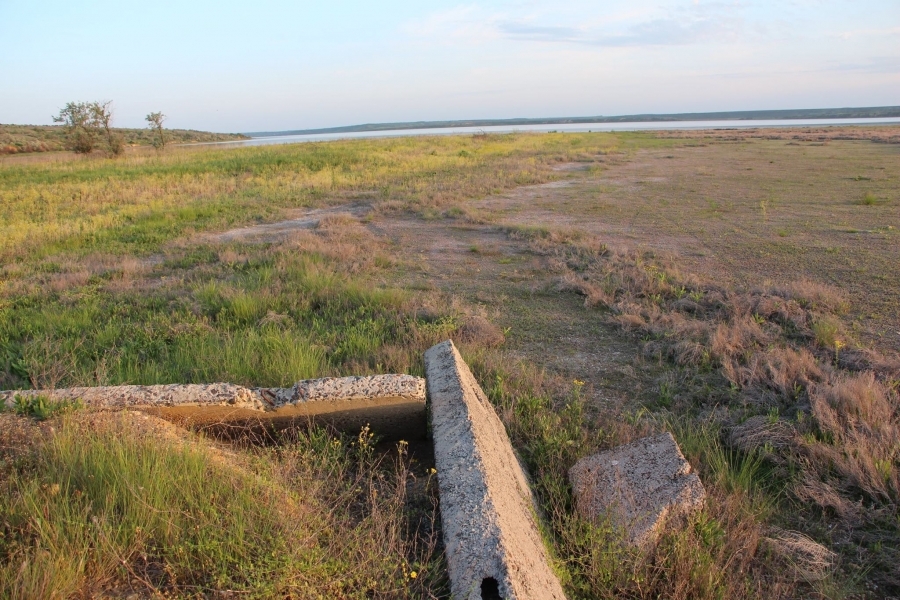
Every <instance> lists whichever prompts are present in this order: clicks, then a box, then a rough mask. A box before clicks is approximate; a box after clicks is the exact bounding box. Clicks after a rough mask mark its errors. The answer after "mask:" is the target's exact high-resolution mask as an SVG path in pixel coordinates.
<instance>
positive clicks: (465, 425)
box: [425, 340, 565, 600]
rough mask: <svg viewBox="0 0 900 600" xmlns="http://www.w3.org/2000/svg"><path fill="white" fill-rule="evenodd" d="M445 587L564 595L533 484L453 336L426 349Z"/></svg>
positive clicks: (547, 597)
mask: <svg viewBox="0 0 900 600" xmlns="http://www.w3.org/2000/svg"><path fill="white" fill-rule="evenodd" d="M425 373H426V381H427V386H428V402H429V408H430V411H431V427H432V436H433V438H434V457H435V463H436V466H437V471H438V473H437V477H438V488H439V491H440V499H441V500H440V503H441V504H440V506H441V523H442V527H443V532H444V545H445V548H446V555H447V565H448V568H449V574H450V589H451V593H452V596H453V598H455V599H457V600H482V599H486V598H503V599H505V600H529V599H533V600H561V599H563V598H564V597H565V596H564V595H563V590H562V586H561V585H560V583H559V580H558V579H557V578H556V575H555V574H554V573H553V570H552V569H551V567H550V564H549V557H548V554H547V551H546V548H545V547H544V544H543V541H542V539H541V535H540V532H539V530H538V526H537V522H536V520H535V510H534V504H533V499H532V496H531V490H530V488H529V487H528V481H527V479H526V477H525V473H524V472H523V470H522V467H521V465H520V464H519V461H518V459H517V458H516V455H515V453H514V452H513V449H512V446H511V445H510V442H509V437H508V436H507V435H506V430H505V429H504V427H503V423H502V422H501V421H500V419H499V417H498V416H497V413H496V412H495V411H494V407H493V406H491V403H490V401H488V399H487V397H486V396H485V395H484V392H483V391H482V390H481V388H480V387H479V386H478V383H477V382H476V381H475V378H474V377H473V376H472V373H471V371H469V367H468V366H467V365H466V363H465V362H463V360H462V357H461V356H460V355H459V352H458V351H457V350H456V347H454V345H453V342H451V341H449V340H448V341H446V342H443V343H440V344H438V345H436V346H433V347H432V348H430V349H429V350H428V351H427V352H425Z"/></svg>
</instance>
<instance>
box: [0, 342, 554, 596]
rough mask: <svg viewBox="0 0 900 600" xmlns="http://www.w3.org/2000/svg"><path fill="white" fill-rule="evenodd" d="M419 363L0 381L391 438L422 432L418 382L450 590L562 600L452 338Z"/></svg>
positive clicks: (251, 422) (527, 494)
mask: <svg viewBox="0 0 900 600" xmlns="http://www.w3.org/2000/svg"><path fill="white" fill-rule="evenodd" d="M425 371H426V379H422V378H419V377H413V376H410V375H374V376H370V377H339V378H325V379H311V380H306V381H300V382H297V384H295V385H294V386H293V387H290V388H247V387H242V386H239V385H234V384H230V383H214V384H184V385H181V384H171V385H149V386H139V385H122V386H107V387H77V388H65V389H54V390H15V391H0V403H3V404H5V405H6V406H7V407H8V408H13V407H14V406H15V404H16V402H17V397H19V398H22V399H26V400H27V399H29V398H34V397H38V396H40V397H45V398H48V399H49V400H51V401H60V400H69V401H74V400H78V401H80V402H81V403H82V404H83V405H84V406H85V407H86V408H88V409H99V410H126V409H129V410H140V411H143V412H146V413H149V414H153V415H156V416H159V417H162V418H165V419H167V420H170V421H174V422H176V423H178V424H181V425H184V426H187V427H191V428H197V429H207V428H210V429H215V428H218V427H234V428H241V427H248V426H249V427H253V426H259V425H263V426H271V427H275V428H279V427H287V426H290V425H297V424H301V425H302V424H307V423H308V424H314V425H318V426H325V427H328V428H330V429H332V430H335V431H338V432H343V433H348V434H351V435H356V434H358V433H359V431H360V429H361V428H362V427H364V426H367V425H368V426H369V427H370V428H371V429H372V431H373V432H376V433H377V434H378V435H379V436H381V437H382V438H384V439H394V440H398V439H416V438H422V437H425V436H426V435H427V423H426V387H427V398H428V407H429V410H430V414H431V434H432V437H433V443H434V456H435V465H436V467H437V478H438V489H439V494H440V510H441V524H442V529H443V536H444V545H445V548H446V556H447V564H448V571H449V577H450V585H451V593H452V597H453V598H454V600H494V599H502V600H564V599H565V596H564V594H563V590H562V586H561V585H560V583H559V580H558V579H557V577H556V575H555V574H554V573H553V570H552V569H551V567H550V561H549V556H548V554H547V550H546V548H545V547H544V544H543V541H542V539H541V535H540V531H539V529H538V525H537V520H536V514H537V509H536V506H535V503H534V499H533V497H532V494H531V489H530V487H529V483H528V480H527V478H526V476H525V471H524V470H523V468H522V466H521V464H520V463H519V460H518V458H517V456H516V454H515V452H514V451H513V448H512V445H511V444H510V441H509V437H508V436H507V434H506V429H505V428H504V426H503V423H502V422H501V421H500V418H499V417H498V416H497V413H496V412H495V411H494V408H493V406H492V405H491V403H490V401H489V400H488V399H487V397H486V396H485V394H484V392H483V391H482V389H481V388H480V387H479V385H478V383H477V382H476V381H475V378H474V377H473V376H472V373H471V371H470V370H469V367H468V366H467V365H466V363H465V362H464V361H463V359H462V357H461V356H460V354H459V352H458V351H457V349H456V347H455V346H454V345H453V342H452V341H450V340H447V341H445V342H442V343H440V344H438V345H436V346H433V347H432V348H430V349H429V350H428V351H426V352H425ZM426 381H427V383H426Z"/></svg>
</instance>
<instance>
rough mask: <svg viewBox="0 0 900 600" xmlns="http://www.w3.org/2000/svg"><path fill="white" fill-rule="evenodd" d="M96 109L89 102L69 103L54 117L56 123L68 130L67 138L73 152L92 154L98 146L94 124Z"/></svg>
mask: <svg viewBox="0 0 900 600" xmlns="http://www.w3.org/2000/svg"><path fill="white" fill-rule="evenodd" d="M94 116H95V113H94V108H93V106H92V104H91V103H89V102H69V103H68V104H66V106H65V107H64V108H62V109H60V111H59V115H57V116H55V117H53V121H54V122H55V123H62V124H63V126H64V127H65V128H66V137H67V138H68V145H69V148H70V149H71V150H74V151H75V152H78V153H79V154H90V153H91V151H92V150H93V149H94V147H95V146H96V145H97V129H96V126H95V123H94Z"/></svg>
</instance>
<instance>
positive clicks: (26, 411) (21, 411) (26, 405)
mask: <svg viewBox="0 0 900 600" xmlns="http://www.w3.org/2000/svg"><path fill="white" fill-rule="evenodd" d="M4 407H5V405H0V408H4ZM82 407H83V404H82V402H81V401H80V400H52V399H50V398H48V397H47V396H42V395H39V394H34V395H28V396H23V395H20V394H16V395H15V397H14V399H13V404H12V408H11V410H12V411H13V412H14V413H15V414H17V415H22V416H25V417H33V418H35V419H37V420H39V421H45V420H47V419H49V418H50V417H54V416H57V415H61V414H65V413H68V412H72V411H74V410H78V409H80V408H82Z"/></svg>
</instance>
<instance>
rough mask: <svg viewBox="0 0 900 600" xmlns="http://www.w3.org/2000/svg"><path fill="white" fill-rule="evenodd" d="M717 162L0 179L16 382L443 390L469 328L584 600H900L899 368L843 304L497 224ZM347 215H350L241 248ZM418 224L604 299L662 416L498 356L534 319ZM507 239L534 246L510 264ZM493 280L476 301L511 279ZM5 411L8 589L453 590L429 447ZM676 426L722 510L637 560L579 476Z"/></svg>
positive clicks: (429, 162) (13, 175)
mask: <svg viewBox="0 0 900 600" xmlns="http://www.w3.org/2000/svg"><path fill="white" fill-rule="evenodd" d="M667 135H668V134H667ZM696 143H697V142H696V140H694V139H687V140H681V141H679V140H673V139H668V138H666V139H659V138H657V137H655V136H654V135H651V134H617V135H612V134H548V135H503V136H473V137H461V136H458V137H435V138H407V139H385V140H356V141H344V142H333V143H327V144H302V145H292V146H281V147H260V148H244V149H232V150H216V149H176V150H174V151H170V152H167V153H161V154H156V153H148V154H147V155H137V154H131V155H128V154H126V155H125V156H124V157H120V158H116V159H114V160H107V159H100V158H97V159H94V158H88V159H87V160H78V161H69V162H55V163H49V162H46V163H35V164H28V165H22V164H15V163H9V164H4V163H3V162H0V214H2V215H3V219H2V221H0V222H2V226H0V256H2V258H3V261H2V262H3V268H2V283H0V387H2V388H18V387H34V388H46V387H57V386H71V385H102V384H118V383H137V384H153V383H170V382H210V381H222V380H224V381H231V382H234V383H239V384H245V385H260V386H281V385H289V384H291V383H293V382H294V381H295V380H297V379H301V378H308V377H318V376H327V375H351V374H352V375H361V374H369V373H377V372H406V373H412V374H421V373H422V364H421V353H422V351H423V350H424V349H426V348H427V347H429V346H430V345H432V344H433V343H435V342H437V341H440V340H442V339H445V338H446V337H448V336H452V337H453V338H454V339H456V340H457V341H458V342H459V343H460V346H461V348H462V351H463V354H464V357H465V358H466V359H467V361H469V363H470V364H471V366H472V368H473V371H474V372H475V374H476V377H477V379H478V380H479V381H480V382H481V384H482V386H483V387H484V389H485V391H486V392H487V394H488V396H489V397H490V398H491V400H492V402H494V404H495V406H496V407H497V409H498V412H499V414H500V415H501V417H502V418H503V420H504V422H505V423H506V425H507V428H508V431H509V432H510V435H511V437H512V439H513V441H514V444H515V445H516V447H517V448H518V449H519V450H520V452H521V453H522V456H523V458H524V460H525V462H526V464H527V465H528V467H529V471H530V473H531V475H532V478H533V481H534V486H535V490H536V492H537V495H538V498H539V500H540V504H541V508H542V512H543V515H544V517H545V525H546V529H545V535H546V539H547V541H548V544H549V546H550V548H551V550H552V553H553V556H554V560H555V562H556V567H557V571H558V572H559V574H560V577H561V579H562V581H563V583H564V585H565V587H566V590H567V593H568V594H569V595H570V596H571V597H573V598H621V597H629V598H658V597H668V598H710V599H712V598H731V597H747V598H751V597H767V598H772V597H798V596H805V597H835V598H839V597H850V596H854V595H855V596H860V597H863V596H871V597H879V596H884V595H891V594H894V595H896V591H897V590H898V589H900V582H898V581H897V579H896V569H895V568H894V565H896V563H897V562H898V560H900V557H898V556H897V554H896V550H895V549H894V547H895V546H896V545H897V544H896V540H897V539H898V538H900V531H898V525H897V524H898V520H897V519H898V517H897V505H898V501H900V485H898V464H900V456H898V452H900V447H898V446H897V442H896V440H897V435H898V428H900V412H898V402H900V401H898V381H900V366H898V364H897V362H896V361H895V360H894V359H892V358H890V355H889V354H881V353H879V352H878V351H877V350H876V349H875V348H874V347H872V346H871V345H867V344H866V343H865V341H864V340H863V339H861V337H860V336H859V335H857V332H856V330H855V329H854V328H853V327H852V323H851V322H850V321H849V319H848V315H850V314H852V313H853V311H854V310H855V309H856V307H855V306H853V303H852V302H851V300H849V299H848V295H847V293H846V292H845V291H844V290H843V289H840V288H838V287H836V286H833V285H826V284H823V283H822V282H819V281H813V280H798V281H796V282H794V284H792V285H787V284H779V283H769V284H768V285H759V286H752V285H751V286H745V287H746V288H747V289H744V288H743V287H741V286H737V285H733V284H731V283H729V282H723V281H716V280H714V279H713V278H711V277H709V276H707V275H704V274H702V273H701V274H692V273H690V272H687V269H686V268H685V267H684V265H683V264H681V263H680V262H679V261H678V259H677V257H676V258H670V257H668V256H667V255H664V254H662V253H659V252H655V251H648V250H646V249H634V248H630V249H614V248H612V247H611V246H610V245H608V244H607V240H604V239H603V238H602V237H599V236H596V235H594V234H591V233H587V232H585V231H584V230H583V229H580V228H579V229H575V228H566V227H561V226H557V225H552V226H535V225H534V224H531V225H529V226H524V225H521V224H520V225H516V224H511V225H508V226H503V227H500V226H499V225H497V223H498V222H499V221H501V220H502V218H503V216H506V215H504V214H500V216H498V213H500V211H498V210H490V209H487V208H484V207H482V206H476V205H475V204H476V203H475V202H474V200H473V199H479V198H485V197H488V196H492V195H496V194H500V195H502V194H505V193H507V192H510V191H511V190H514V189H516V188H519V187H521V186H524V185H531V184H543V183H548V182H553V181H554V180H557V179H564V178H566V177H569V175H568V174H567V173H568V172H567V171H561V170H555V168H556V167H558V166H559V165H560V164H572V163H577V165H579V166H583V167H585V168H587V169H589V170H588V171H579V172H578V173H581V175H580V176H584V173H587V174H588V175H589V176H591V177H595V176H599V174H600V173H601V172H602V169H604V168H607V167H608V166H609V165H610V164H612V163H613V162H615V163H617V164H627V163H628V161H629V160H632V159H633V157H634V156H635V155H636V154H639V153H640V152H644V151H645V149H655V150H660V149H661V150H662V151H663V152H671V153H678V152H689V151H694V150H695V148H694V146H695V145H696ZM704 143H713V142H711V141H709V140H707V141H706V142H704ZM729 143H730V142H729ZM782 143H783V142H782ZM673 156H674V154H673ZM709 168H710V169H712V167H709ZM554 185H556V184H554ZM594 185H596V184H594ZM854 185H857V184H856V183H855V182H854ZM878 189H880V188H878ZM873 193H876V192H873ZM877 193H878V194H879V197H881V196H882V195H883V194H882V192H880V191H879V192H877ZM755 201H756V200H755V199H754V202H755ZM841 201H842V203H843V204H844V205H848V204H849V205H851V206H853V207H854V209H855V210H860V211H867V210H868V211H871V210H881V209H882V207H881V206H871V205H870V206H859V205H857V204H856V203H850V202H848V200H847V198H846V197H844V198H843V199H842V200H841ZM540 202H541V199H539V198H538V199H535V200H534V204H535V205H538V204H539V203H540ZM334 205H343V206H345V207H349V208H348V209H347V210H348V211H350V209H353V211H355V212H353V211H350V212H345V213H344V214H337V213H329V214H331V216H327V217H324V218H322V219H320V220H319V222H318V224H317V225H316V226H315V227H311V228H300V227H298V228H296V229H295V230H293V231H289V232H287V233H284V234H279V235H274V234H271V233H264V234H262V235H260V236H259V237H241V236H231V237H228V236H222V235H220V234H221V232H223V231H225V230H229V229H234V228H238V227H248V226H253V225H259V224H263V223H266V222H273V221H280V220H283V219H290V218H296V216H297V215H298V214H299V213H300V212H302V211H308V210H310V209H323V208H327V207H331V206H334ZM660 206H662V205H660ZM704 206H706V203H705V200H704ZM754 206H756V204H755V203H754ZM767 207H768V208H767V210H769V211H771V210H772V208H771V205H767ZM357 209H358V210H357ZM600 209H603V210H605V208H604V207H602V206H601V207H600ZM600 209H597V210H600ZM577 210H578V211H579V214H580V215H581V216H582V217H583V215H584V214H591V213H589V212H587V211H584V210H582V209H581V208H577ZM660 210H663V208H660ZM704 210H712V211H713V212H715V211H716V210H719V209H712V208H709V207H706V208H704ZM351 214H352V215H356V216H351ZM610 214H613V213H610ZM638 217H639V215H632V216H630V217H629V219H630V221H631V223H632V225H633V224H634V222H635V221H636V220H637V219H638ZM709 218H710V219H713V218H715V216H714V215H713V216H710V217H709ZM760 218H762V217H760ZM400 219H405V220H411V221H415V222H416V223H420V224H423V227H429V228H433V229H428V230H427V231H432V230H437V229H438V228H451V229H454V230H460V231H462V230H477V231H482V232H488V233H490V234H491V235H493V236H494V237H492V238H486V239H488V241H484V240H479V241H478V242H477V243H465V244H462V245H461V246H460V248H461V250H460V253H462V254H464V255H465V260H470V261H479V262H476V263H473V264H475V265H479V266H485V265H487V264H488V262H491V263H498V262H499V263H500V264H501V265H502V266H503V267H504V268H506V267H509V268H510V269H512V268H513V267H516V268H518V266H521V265H522V264H524V261H525V260H526V258H523V257H527V260H532V259H533V260H534V261H536V262H535V265H536V266H535V272H536V273H537V275H534V277H538V276H540V277H541V279H529V278H528V277H529V276H527V275H523V274H522V273H519V272H517V274H516V276H517V277H518V279H516V278H509V279H508V280H504V286H505V287H503V290H504V292H503V293H504V294H506V293H507V292H508V293H509V294H510V295H515V301H517V302H523V303H526V305H527V306H529V307H533V306H539V305H538V304H537V302H538V301H543V300H542V299H546V300H547V301H548V302H551V303H555V304H557V305H558V304H561V303H564V302H569V303H570V304H571V305H572V306H573V309H572V310H575V311H576V312H579V311H578V307H577V306H575V304H574V303H575V300H573V299H572V298H573V296H572V295H573V294H577V296H578V297H579V298H583V304H584V308H582V309H581V310H580V312H579V315H581V314H582V313H584V314H588V315H592V316H596V318H597V319H599V320H603V321H606V322H607V323H608V327H610V328H615V329H616V330H617V331H618V332H619V333H618V335H619V336H620V337H623V338H627V339H631V340H634V345H635V346H638V347H639V354H638V355H637V356H635V357H634V366H635V369H636V370H637V371H639V372H640V373H639V374H638V377H640V378H642V379H641V381H644V382H646V384H647V385H649V386H652V390H651V392H649V393H645V392H641V393H640V395H639V396H638V397H635V398H633V399H632V401H630V402H624V403H621V404H614V403H611V404H609V405H604V406H602V407H601V406H598V405H594V404H593V401H592V398H593V397H592V396H590V395H589V391H590V390H589V389H588V388H590V384H587V385H586V384H585V382H584V381H581V380H579V379H577V378H574V379H573V377H571V376H570V375H569V374H567V373H564V372H560V371H559V370H553V369H550V368H547V365H546V363H542V362H541V358H540V357H538V358H536V359H535V360H531V361H523V360H521V354H518V355H517V354H515V353H514V352H511V351H508V350H504V339H510V340H511V341H510V342H508V343H507V344H506V345H510V346H511V345H513V344H515V343H516V342H515V337H514V336H515V334H516V327H518V322H517V321H515V320H511V321H510V323H509V325H511V328H506V329H503V328H500V327H498V326H497V325H495V324H494V323H492V322H491V319H486V318H485V316H486V315H488V312H487V311H486V310H485V309H484V308H483V307H479V306H477V304H478V302H475V301H473V300H472V298H471V297H469V296H466V297H462V292H456V291H454V290H455V289H457V288H450V287H446V288H442V287H439V286H437V285H436V284H435V283H433V282H431V281H430V280H428V277H429V275H428V271H427V270H425V267H423V266H422V261H423V259H422V257H421V256H420V255H418V253H416V252H413V250H412V249H411V248H407V247H404V246H402V245H398V244H397V243H396V242H395V241H394V239H395V238H394V237H393V234H392V232H391V230H390V229H389V225H390V223H391V222H392V221H393V220H400ZM610 220H611V221H612V220H613V219H612V217H611V218H610ZM772 226H773V227H774V226H775V225H774V224H773V225H772ZM779 227H780V225H779ZM261 231H265V230H261ZM423 231H425V230H424V229H423ZM884 235H890V234H889V233H884ZM500 238H503V239H504V240H506V241H508V242H509V243H510V244H514V245H515V246H516V248H517V252H518V253H519V254H516V255H515V256H512V257H510V256H506V255H501V254H500V253H499V252H497V251H496V250H495V249H494V246H493V245H492V244H494V243H496V242H494V241H490V240H495V239H500ZM448 252H449V250H448ZM476 268H480V267H472V268H471V269H469V271H468V272H469V273H470V280H471V282H472V284H473V286H474V290H475V291H474V293H473V294H472V296H477V294H478V293H480V292H485V293H486V292H488V291H491V290H485V289H479V288H478V286H483V285H494V284H496V286H497V287H499V286H500V280H493V281H492V280H491V279H490V278H489V277H487V276H486V277H485V278H484V279H479V277H480V276H479V275H477V273H478V271H476ZM423 278H424V280H425V281H426V283H424V284H421V283H419V282H420V281H422V280H423ZM493 298H494V297H493V296H491V299H490V300H489V301H487V302H490V303H497V304H499V303H502V302H504V300H502V299H501V300H494V299H493ZM506 302H511V301H509V300H506ZM529 302H530V303H532V304H527V303H529ZM579 302H581V301H580V300H579ZM435 307H438V308H435ZM534 310H537V311H539V310H541V309H534ZM542 314H544V313H540V314H539V315H538V316H541V315H542ZM848 323H849V324H848ZM504 324H505V323H504ZM545 326H546V327H547V328H548V329H547V331H548V332H549V333H548V335H551V336H555V337H559V336H560V335H561V334H560V333H559V331H562V329H560V330H559V331H557V330H556V329H554V328H555V327H558V326H559V327H560V328H561V327H562V326H561V325H558V324H557V323H552V322H551V323H546V324H545ZM555 343H557V342H549V343H548V344H550V345H548V346H547V347H548V348H557V347H558V346H554V345H552V344H555ZM559 343H563V342H559ZM547 351H549V350H545V352H547ZM10 412H11V413H12V414H3V415H0V420H2V421H0V514H2V519H0V521H2V524H3V529H2V530H0V534H2V536H0V556H3V560H2V561H0V564H2V565H4V566H3V567H0V589H2V590H3V592H2V593H0V595H3V596H10V597H22V598H25V597H36V596H37V597H72V596H79V595H80V596H90V595H100V594H107V595H127V594H129V593H132V592H134V591H137V592H139V593H155V594H160V595H167V596H170V597H198V596H204V595H211V594H213V593H214V592H227V591H230V592H231V593H234V594H241V595H247V596H251V597H272V596H284V597H301V598H307V597H309V598H315V597H319V596H322V597H348V598H366V597H380V598H396V597H401V598H402V597H410V598H428V597H446V595H447V586H446V581H445V579H444V574H443V565H442V560H443V559H442V555H441V545H440V540H439V522H438V520H437V512H436V504H435V502H436V496H435V480H434V477H433V476H434V473H433V471H432V470H431V468H430V467H431V464H430V463H429V462H428V460H429V458H428V456H427V453H419V454H416V453H414V452H413V450H412V449H411V448H412V446H414V445H415V442H414V441H412V440H410V442H411V444H410V445H407V444H403V443H401V444H400V445H399V446H396V445H385V444H381V445H378V444H375V443H374V442H375V438H374V437H372V436H373V434H377V432H369V431H366V430H364V431H362V432H360V435H359V436H357V437H354V438H352V439H342V438H335V437H333V436H331V435H329V434H328V433H326V432H321V431H311V432H307V431H288V432H284V433H283V434H281V435H278V436H275V435H271V436H262V437H259V438H250V439H247V438H242V439H238V440H212V439H207V438H204V437H202V436H198V435H195V434H191V433H188V432H183V431H181V430H179V429H176V428H174V427H172V426H169V425H167V424H166V423H164V422H161V421H157V420H155V419H152V418H150V417H145V416H142V415H135V414H130V413H121V414H118V415H105V414H102V413H91V412H87V411H83V410H79V407H78V406H77V405H72V406H68V405H67V406H56V405H51V404H50V403H47V402H46V401H44V400H40V399H38V400H33V401H29V402H24V401H21V402H19V403H17V404H15V405H14V406H11V407H10ZM16 413H17V414H16ZM41 419H43V420H41ZM659 430H669V431H672V432H673V434H674V435H675V437H676V439H677V440H678V441H679V443H680V444H681V447H682V449H683V450H684V452H685V454H686V456H687V457H688V459H689V460H690V461H691V462H692V464H693V465H694V466H695V467H696V468H697V470H698V472H699V473H700V476H701V479H702V480H703V482H704V484H705V485H706V487H707V490H708V491H709V493H710V496H711V497H710V500H709V502H708V503H707V505H706V507H705V508H704V510H703V511H702V512H701V513H700V514H699V515H698V516H697V517H696V518H695V519H694V520H693V521H692V522H691V523H690V525H689V527H688V528H687V529H685V530H684V531H682V532H680V533H675V534H671V535H668V536H666V537H664V538H663V539H662V540H661V541H660V543H659V544H658V545H657V546H656V547H655V548H654V549H653V550H652V551H651V552H649V553H648V554H638V553H635V552H632V551H629V550H627V549H625V548H624V547H623V546H622V545H621V544H619V543H618V541H619V532H617V531H615V529H614V528H612V527H611V526H610V525H609V524H605V523H589V522H586V521H584V520H583V519H581V518H580V517H579V516H578V515H577V514H576V513H575V512H574V510H573V500H572V497H571V489H570V488H569V485H568V481H567V470H568V469H569V468H570V467H571V466H572V464H574V462H575V461H576V460H577V459H578V458H580V457H581V456H584V455H586V454H588V453H590V452H594V451H597V450H602V449H605V448H610V447H613V446H615V445H617V444H620V443H624V442H628V441H630V440H632V439H635V438H636V437H639V436H641V435H644V434H647V433H651V432H654V431H659ZM408 451H409V452H410V453H411V454H407V452H408Z"/></svg>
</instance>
